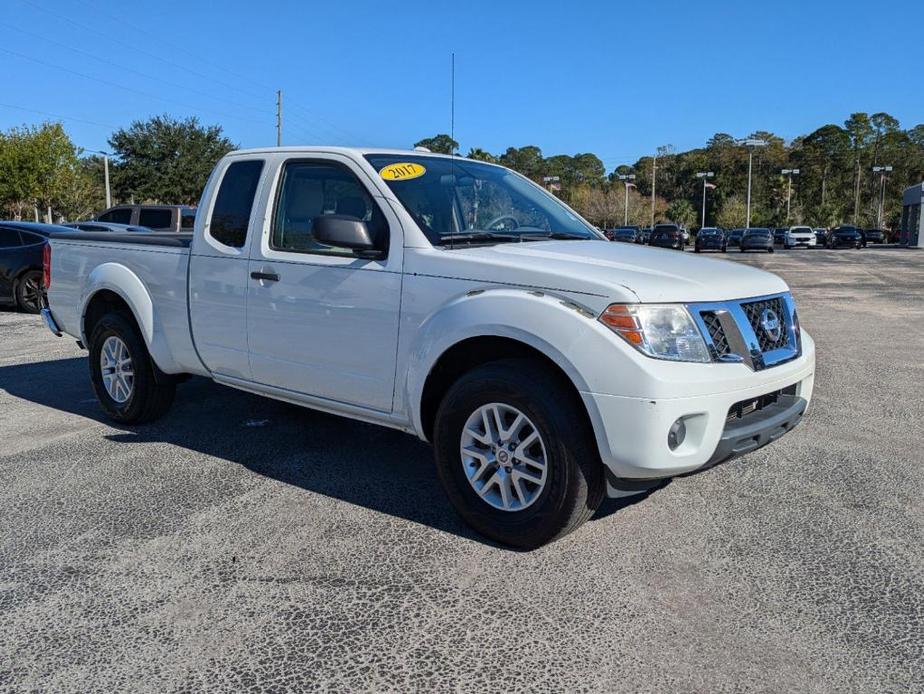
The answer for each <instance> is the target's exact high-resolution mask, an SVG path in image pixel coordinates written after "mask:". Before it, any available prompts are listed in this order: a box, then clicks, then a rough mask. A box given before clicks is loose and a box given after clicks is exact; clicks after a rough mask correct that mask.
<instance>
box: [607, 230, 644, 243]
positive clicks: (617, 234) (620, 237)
mask: <svg viewBox="0 0 924 694" xmlns="http://www.w3.org/2000/svg"><path fill="white" fill-rule="evenodd" d="M612 234H613V236H612V237H611V238H610V241H622V242H623V243H637V242H638V235H639V231H638V227H619V228H618V229H613V230H612Z"/></svg>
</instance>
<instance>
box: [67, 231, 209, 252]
mask: <svg viewBox="0 0 924 694" xmlns="http://www.w3.org/2000/svg"><path fill="white" fill-rule="evenodd" d="M192 237H193V235H192V232H191V231H183V232H177V231H155V232H153V233H150V234H146V233H143V232H140V231H137V232H125V233H121V234H120V233H113V232H110V231H73V232H59V233H56V234H54V238H56V239H61V240H65V239H66V240H68V241H109V242H111V243H130V244H139V245H142V246H172V247H174V248H189V245H190V244H191V243H192Z"/></svg>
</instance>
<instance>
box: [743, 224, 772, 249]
mask: <svg viewBox="0 0 924 694" xmlns="http://www.w3.org/2000/svg"><path fill="white" fill-rule="evenodd" d="M773 241H774V239H773V232H772V231H770V230H769V229H765V228H763V227H751V228H750V229H746V230H745V232H744V236H742V237H741V244H740V248H741V252H742V253H744V252H745V251H767V252H768V253H773Z"/></svg>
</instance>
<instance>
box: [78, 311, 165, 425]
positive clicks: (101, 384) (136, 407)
mask: <svg viewBox="0 0 924 694" xmlns="http://www.w3.org/2000/svg"><path fill="white" fill-rule="evenodd" d="M89 351H90V380H91V381H92V383H93V390H94V391H95V392H96V397H97V399H98V400H99V402H100V405H102V407H103V410H104V411H105V412H106V414H107V415H109V417H110V418H112V419H114V420H115V421H117V422H121V423H123V424H140V423H142V422H150V421H152V420H154V419H157V418H158V417H161V416H162V415H163V414H164V413H165V412H166V411H167V410H168V409H170V405H171V404H172V403H173V396H174V393H175V392H176V382H175V380H174V379H173V378H172V377H171V376H168V375H167V374H164V373H162V372H161V371H160V370H159V369H158V368H157V366H156V365H155V364H154V362H153V360H152V359H151V355H150V354H149V353H148V349H147V347H146V346H145V344H144V340H143V339H142V338H141V335H140V334H139V333H138V329H137V328H136V327H135V325H134V323H133V322H132V321H131V319H130V318H128V317H127V316H125V315H124V314H122V313H110V314H107V315H105V316H103V317H102V318H101V319H100V321H99V323H97V324H96V327H94V328H93V334H92V336H91V337H90V346H89Z"/></svg>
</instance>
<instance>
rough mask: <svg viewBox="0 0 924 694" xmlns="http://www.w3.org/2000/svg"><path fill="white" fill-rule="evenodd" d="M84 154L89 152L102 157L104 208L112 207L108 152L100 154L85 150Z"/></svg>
mask: <svg viewBox="0 0 924 694" xmlns="http://www.w3.org/2000/svg"><path fill="white" fill-rule="evenodd" d="M84 151H85V152H90V153H91V154H102V155H103V179H104V180H105V182H106V207H107V208H109V207H112V191H111V190H110V188H109V157H110V156H111V155H110V154H109V152H102V151H100V150H98V149H87V150H84Z"/></svg>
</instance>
